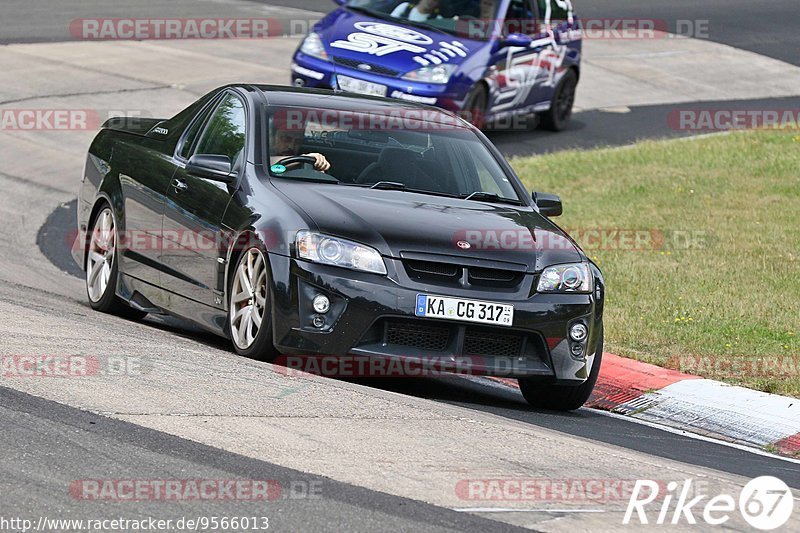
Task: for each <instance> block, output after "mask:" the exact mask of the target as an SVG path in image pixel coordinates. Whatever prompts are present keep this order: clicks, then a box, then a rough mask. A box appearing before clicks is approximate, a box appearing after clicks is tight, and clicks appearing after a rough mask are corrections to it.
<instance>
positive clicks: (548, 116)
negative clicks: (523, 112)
mask: <svg viewBox="0 0 800 533" xmlns="http://www.w3.org/2000/svg"><path fill="white" fill-rule="evenodd" d="M577 88H578V74H576V73H575V71H574V70H572V69H570V70H568V71H567V73H566V74H564V77H563V78H561V81H560V82H558V86H556V90H555V92H554V93H553V101H552V103H551V104H550V109H549V110H547V111H545V112H544V113H542V114H541V119H542V126H543V127H544V128H545V129H548V130H550V131H564V130H565V129H567V126H569V121H570V119H571V118H572V108H573V107H574V105H575V93H576V91H577Z"/></svg>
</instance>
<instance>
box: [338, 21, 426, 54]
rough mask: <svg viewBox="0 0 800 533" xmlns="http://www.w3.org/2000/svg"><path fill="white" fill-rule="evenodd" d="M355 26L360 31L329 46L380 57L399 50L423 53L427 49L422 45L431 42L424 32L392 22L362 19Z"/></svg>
mask: <svg viewBox="0 0 800 533" xmlns="http://www.w3.org/2000/svg"><path fill="white" fill-rule="evenodd" d="M355 28H356V29H358V30H361V31H358V32H354V33H351V34H350V35H348V36H347V40H346V41H341V40H340V41H334V42H332V43H331V47H332V48H342V49H344V50H352V51H353V52H362V53H365V54H370V55H374V56H378V57H381V56H385V55H386V54H393V53H395V52H399V51H401V50H405V51H406V52H412V53H414V54H424V53H425V52H427V51H428V49H427V48H424V45H430V44H433V39H431V38H430V37H428V36H427V35H425V34H424V33H420V32H418V31H414V30H410V29H408V28H403V27H402V26H395V25H393V24H384V23H382V22H363V21H362V22H356V23H355Z"/></svg>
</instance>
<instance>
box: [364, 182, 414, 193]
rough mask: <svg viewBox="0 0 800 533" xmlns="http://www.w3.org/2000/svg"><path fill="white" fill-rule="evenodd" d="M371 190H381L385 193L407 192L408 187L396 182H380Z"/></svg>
mask: <svg viewBox="0 0 800 533" xmlns="http://www.w3.org/2000/svg"><path fill="white" fill-rule="evenodd" d="M370 189H381V190H384V191H407V190H408V185H406V184H405V183H398V182H396V181H379V182H378V183H376V184H375V185H373V186H372V187H370Z"/></svg>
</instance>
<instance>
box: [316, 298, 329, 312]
mask: <svg viewBox="0 0 800 533" xmlns="http://www.w3.org/2000/svg"><path fill="white" fill-rule="evenodd" d="M330 308H331V301H330V300H329V299H328V297H327V296H325V295H322V294H318V295H316V296H315V297H314V311H316V312H317V313H319V314H322V315H324V314H325V313H327V312H328V310H329V309H330Z"/></svg>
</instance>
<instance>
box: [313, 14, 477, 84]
mask: <svg viewBox="0 0 800 533" xmlns="http://www.w3.org/2000/svg"><path fill="white" fill-rule="evenodd" d="M315 31H316V32H317V33H319V34H320V36H321V37H322V40H323V42H325V43H327V44H328V52H329V53H330V54H331V55H332V56H333V57H334V58H337V59H338V60H339V61H338V63H350V64H354V62H355V61H361V62H363V63H362V64H365V65H369V66H370V67H372V69H375V68H376V67H381V68H383V69H390V70H393V71H396V72H399V73H401V74H404V73H406V72H411V71H412V70H416V69H418V68H420V67H422V66H425V65H427V64H431V65H433V64H436V61H437V60H438V61H440V62H441V63H451V64H455V65H460V64H461V63H463V62H464V61H465V60H466V59H467V58H468V57H469V56H470V55H471V54H473V53H474V52H475V51H477V50H478V49H480V48H481V47H483V46H485V45H486V43H485V42H482V41H475V40H470V39H463V38H460V37H458V36H456V35H452V34H449V33H445V32H440V31H436V30H434V29H430V30H429V29H427V28H421V27H419V26H412V25H403V24H402V23H400V22H399V21H398V22H392V21H390V20H384V19H379V18H373V17H369V16H367V15H364V14H362V13H356V12H354V11H350V10H348V9H344V8H342V9H339V10H338V11H336V12H334V13H332V14H331V15H330V17H329V18H328V19H326V21H325V23H322V24H320V25H319V26H318V27H317V29H316V30H315ZM387 39H391V40H392V41H394V42H395V43H396V44H395V45H392V44H391V41H387ZM431 58H436V59H431ZM354 66H355V65H354ZM363 68H367V67H363Z"/></svg>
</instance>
